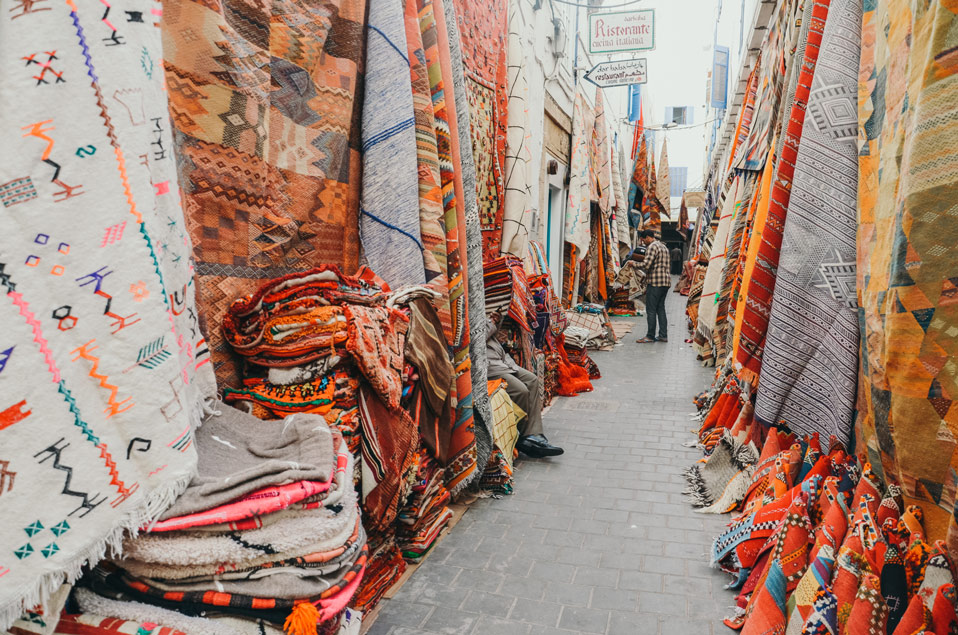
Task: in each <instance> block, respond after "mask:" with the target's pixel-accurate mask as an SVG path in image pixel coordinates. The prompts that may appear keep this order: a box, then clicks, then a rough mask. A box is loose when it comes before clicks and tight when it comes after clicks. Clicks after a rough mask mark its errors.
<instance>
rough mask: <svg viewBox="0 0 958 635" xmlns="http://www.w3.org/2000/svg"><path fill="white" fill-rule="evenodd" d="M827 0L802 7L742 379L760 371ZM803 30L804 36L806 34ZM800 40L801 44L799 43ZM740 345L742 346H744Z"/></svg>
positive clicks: (750, 302)
mask: <svg viewBox="0 0 958 635" xmlns="http://www.w3.org/2000/svg"><path fill="white" fill-rule="evenodd" d="M829 4H830V2H829V0H811V1H809V2H808V3H807V4H806V6H805V16H804V18H803V22H802V32H803V34H804V35H805V36H806V38H807V42H806V43H805V44H804V55H803V56H802V57H801V58H799V57H798V56H796V58H795V60H794V63H796V64H797V63H799V59H800V60H801V61H800V64H801V65H800V67H798V68H797V69H796V72H797V73H798V79H797V84H796V87H795V94H794V95H793V96H792V97H791V109H790V110H789V111H788V112H786V113H783V114H785V115H787V116H788V119H787V120H783V121H782V135H781V140H782V149H781V153H780V158H779V160H778V162H777V164H776V168H775V170H776V171H775V177H774V179H773V180H772V191H771V197H770V200H769V207H768V219H767V221H766V224H765V228H764V230H763V231H762V237H761V243H760V244H759V246H758V252H757V256H756V260H755V266H754V269H753V270H752V273H751V276H750V280H751V282H750V285H749V290H748V298H747V300H746V302H745V304H744V308H743V311H742V329H741V335H742V339H743V344H742V345H741V346H740V347H739V349H738V358H737V359H736V361H737V362H738V363H740V364H742V366H743V371H742V372H743V373H744V375H745V376H746V377H751V378H757V377H758V375H759V373H760V372H761V367H762V353H763V351H764V348H765V336H766V333H767V331H768V319H769V315H770V313H771V307H772V303H773V300H774V295H773V294H774V292H775V281H776V276H777V273H778V263H779V256H780V254H781V247H782V230H783V228H784V225H785V221H786V218H787V214H788V208H789V202H790V198H791V187H792V178H793V177H794V175H795V163H796V159H797V155H798V150H799V146H800V144H801V141H802V132H803V128H804V125H803V124H804V121H805V113H806V111H807V109H806V106H807V104H808V97H809V92H810V90H811V84H812V80H813V78H814V76H815V66H816V62H817V61H818V54H819V50H820V47H821V42H822V34H823V30H824V26H825V21H826V18H827V17H828V9H829ZM806 29H807V33H806ZM803 41H804V40H803ZM745 342H747V343H748V345H745Z"/></svg>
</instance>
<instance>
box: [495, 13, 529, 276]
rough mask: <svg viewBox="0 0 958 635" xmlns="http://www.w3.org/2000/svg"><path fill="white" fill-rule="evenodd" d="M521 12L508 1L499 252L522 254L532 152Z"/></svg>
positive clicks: (524, 252)
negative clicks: (530, 148)
mask: <svg viewBox="0 0 958 635" xmlns="http://www.w3.org/2000/svg"><path fill="white" fill-rule="evenodd" d="M523 26H525V25H524V24H523V23H522V12H521V10H520V9H519V3H517V2H510V3H509V43H508V51H507V53H506V62H507V68H508V75H507V86H508V91H509V105H508V112H509V122H508V123H509V128H508V136H507V137H506V163H505V206H504V211H503V217H502V245H501V253H502V255H503V256H507V255H512V256H517V257H519V258H523V257H524V256H525V255H526V250H527V246H528V242H529V224H530V222H531V221H532V218H531V217H532V206H533V205H534V201H533V198H532V189H531V188H532V179H533V176H532V153H531V152H530V150H529V83H528V81H527V80H526V69H525V54H524V52H523V50H522V36H521V30H522V27H523Z"/></svg>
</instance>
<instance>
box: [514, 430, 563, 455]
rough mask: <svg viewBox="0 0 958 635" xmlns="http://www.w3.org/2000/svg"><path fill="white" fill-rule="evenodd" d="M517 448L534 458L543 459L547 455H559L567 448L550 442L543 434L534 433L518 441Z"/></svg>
mask: <svg viewBox="0 0 958 635" xmlns="http://www.w3.org/2000/svg"><path fill="white" fill-rule="evenodd" d="M516 448H517V449H518V450H519V451H520V452H522V453H523V454H526V455H528V456H531V457H532V458H534V459H542V458H545V457H547V456H559V455H560V454H563V453H564V452H565V450H563V449H562V448H560V447H557V446H555V445H552V444H551V443H549V440H548V439H547V438H545V437H544V436H543V435H541V434H532V435H529V436H527V437H522V438H521V439H519V442H518V443H516Z"/></svg>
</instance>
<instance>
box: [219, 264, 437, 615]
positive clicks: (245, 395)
mask: <svg viewBox="0 0 958 635" xmlns="http://www.w3.org/2000/svg"><path fill="white" fill-rule="evenodd" d="M388 293H389V288H388V286H387V285H386V284H385V283H384V282H383V281H382V280H381V279H379V278H378V277H377V276H376V275H375V274H374V273H373V272H372V271H371V270H369V269H366V268H363V269H361V270H360V272H359V273H358V274H357V275H356V276H346V275H344V274H342V273H341V272H340V271H339V270H338V269H337V268H336V267H332V266H329V267H320V268H318V269H314V270H311V271H308V272H304V273H301V274H294V275H290V276H286V277H284V278H280V279H278V280H274V281H271V282H269V283H267V284H265V285H263V286H262V287H261V288H260V289H259V290H258V291H257V292H255V293H254V294H252V295H249V296H246V297H244V298H240V299H238V300H236V301H235V302H234V303H233V304H232V306H231V307H230V310H229V312H228V314H227V319H226V321H225V322H224V326H223V330H224V336H225V338H226V340H227V341H229V342H230V343H231V345H232V346H233V347H234V349H235V350H236V352H237V353H239V354H240V355H242V356H243V357H244V358H245V360H246V363H245V365H244V366H245V371H244V373H243V375H244V381H243V387H242V388H240V389H227V390H226V391H225V394H226V399H227V400H229V401H232V402H234V403H237V404H244V405H246V404H248V407H250V408H251V410H252V412H253V413H254V414H257V415H259V416H277V415H286V414H288V413H294V412H298V413H304V412H308V413H314V414H317V415H321V416H322V417H324V418H325V421H326V422H327V423H328V424H329V426H330V427H332V428H334V429H335V430H337V431H338V432H340V433H341V434H342V435H343V437H344V439H345V440H346V447H347V449H348V452H349V453H350V455H351V461H352V463H351V465H355V466H356V469H355V470H354V471H353V472H351V473H350V480H351V482H355V483H356V485H357V486H358V490H359V492H360V500H361V507H362V511H363V526H364V528H365V530H366V532H368V535H369V551H370V554H371V555H370V562H369V567H368V575H367V577H366V580H365V582H364V583H363V588H362V589H361V591H360V594H359V597H358V599H357V601H356V602H355V603H354V605H355V606H356V607H357V608H359V609H360V610H368V609H371V608H372V607H373V606H375V603H376V602H378V600H379V598H380V597H381V595H382V593H383V592H385V590H386V589H388V588H389V587H390V586H391V585H392V584H393V583H394V582H395V581H396V579H397V578H398V577H399V576H400V575H401V574H402V572H403V570H404V568H405V565H404V563H403V562H402V556H401V550H400V545H399V541H398V540H397V534H396V530H397V522H396V520H397V515H398V512H399V509H400V504H401V501H402V500H403V498H404V497H405V492H406V489H407V476H408V475H409V474H410V472H411V470H414V469H415V467H414V465H413V457H414V456H415V449H416V447H417V444H418V442H419V440H418V434H417V432H416V422H415V421H414V420H413V419H412V417H410V415H409V413H408V412H407V411H406V410H405V409H404V408H403V403H402V399H403V389H404V378H405V376H406V367H405V366H406V365H405V355H404V350H405V347H406V335H407V333H408V331H409V326H410V319H409V317H407V315H406V314H405V313H404V312H403V311H400V310H398V309H397V308H394V306H393V305H390V306H387V299H388ZM426 293H428V292H426ZM416 295H417V294H416V293H403V294H401V296H402V298H401V299H404V300H405V301H411V300H412V299H413V298H414V297H415V296H416ZM445 354H446V355H448V353H445ZM447 389H448V386H447Z"/></svg>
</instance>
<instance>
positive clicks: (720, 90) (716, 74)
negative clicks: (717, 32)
mask: <svg viewBox="0 0 958 635" xmlns="http://www.w3.org/2000/svg"><path fill="white" fill-rule="evenodd" d="M711 89H712V90H711V93H712V94H711V95H710V99H709V102H710V104H711V106H712V108H718V109H724V108H726V107H727V106H728V47H726V46H716V47H715V57H714V59H713V60H712V86H711Z"/></svg>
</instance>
